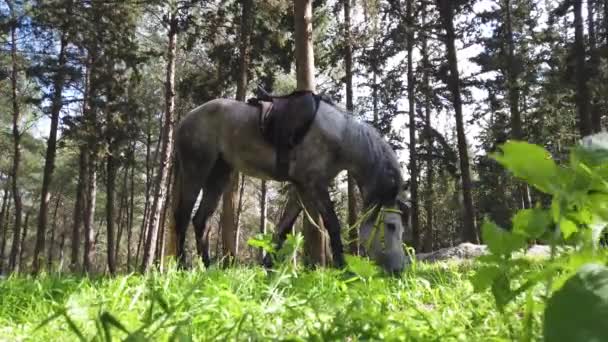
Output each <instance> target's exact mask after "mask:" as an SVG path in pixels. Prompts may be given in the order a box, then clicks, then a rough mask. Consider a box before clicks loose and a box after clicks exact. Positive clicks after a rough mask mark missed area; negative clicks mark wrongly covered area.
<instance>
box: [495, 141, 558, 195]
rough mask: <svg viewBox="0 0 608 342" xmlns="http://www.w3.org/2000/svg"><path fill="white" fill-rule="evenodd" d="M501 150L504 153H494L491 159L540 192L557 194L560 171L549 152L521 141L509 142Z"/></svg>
mask: <svg viewBox="0 0 608 342" xmlns="http://www.w3.org/2000/svg"><path fill="white" fill-rule="evenodd" d="M500 149H501V150H502V153H494V154H492V155H491V157H492V158H494V159H495V160H496V161H498V162H499V163H500V164H502V165H503V166H504V167H505V168H507V169H508V170H509V171H511V172H512V173H513V174H514V175H515V176H516V177H519V178H521V179H523V180H525V181H526V182H528V183H530V185H532V186H534V187H536V188H537V189H539V190H540V191H542V192H545V193H555V188H556V186H557V185H558V181H559V169H558V167H557V165H556V164H555V162H554V161H553V159H551V154H550V153H549V151H547V150H545V149H544V148H542V147H540V146H538V145H534V144H530V143H527V142H521V141H508V142H507V143H505V144H503V145H501V146H500Z"/></svg>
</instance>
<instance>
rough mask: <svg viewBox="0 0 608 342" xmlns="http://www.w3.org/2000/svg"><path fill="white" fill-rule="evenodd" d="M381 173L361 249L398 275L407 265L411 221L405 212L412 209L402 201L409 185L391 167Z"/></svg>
mask: <svg viewBox="0 0 608 342" xmlns="http://www.w3.org/2000/svg"><path fill="white" fill-rule="evenodd" d="M381 171H382V175H380V176H379V177H378V178H377V182H376V188H375V190H374V192H373V195H372V197H371V198H369V200H368V201H366V202H367V203H368V208H367V210H366V212H365V213H364V215H366V216H367V217H366V218H365V219H364V220H363V223H362V225H361V228H360V231H359V236H360V240H359V241H360V245H361V246H360V247H361V248H360V249H361V250H362V252H363V254H365V255H367V256H368V257H370V258H372V259H374V260H375V261H376V263H378V264H379V265H381V266H382V267H383V268H384V269H385V270H386V271H388V272H389V273H393V274H398V273H401V271H403V269H404V268H405V266H406V263H407V258H406V255H405V251H404V249H403V236H404V232H405V227H406V225H407V221H408V219H405V220H404V217H407V216H408V215H409V213H408V212H407V211H406V212H404V209H405V210H408V209H409V206H408V205H407V204H406V203H407V200H405V201H404V199H403V198H402V197H403V196H402V194H403V190H404V186H405V187H406V186H407V185H406V184H407V183H406V184H404V183H403V179H402V177H401V173H400V172H399V170H398V169H396V168H394V167H392V165H391V166H387V167H385V168H384V170H381ZM407 226H409V225H407Z"/></svg>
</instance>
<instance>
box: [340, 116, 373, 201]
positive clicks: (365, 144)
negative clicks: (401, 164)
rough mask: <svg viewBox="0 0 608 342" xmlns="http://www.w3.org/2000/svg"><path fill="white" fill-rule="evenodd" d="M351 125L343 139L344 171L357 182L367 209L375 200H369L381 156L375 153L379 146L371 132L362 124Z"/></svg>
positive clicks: (353, 122) (353, 123)
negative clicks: (345, 165)
mask: <svg viewBox="0 0 608 342" xmlns="http://www.w3.org/2000/svg"><path fill="white" fill-rule="evenodd" d="M350 122H351V123H352V124H351V125H347V126H348V127H347V129H346V130H345V131H346V133H345V137H344V140H343V141H344V147H345V148H343V149H342V151H343V153H344V159H345V160H347V167H346V169H347V170H348V171H349V172H350V173H351V174H352V176H353V178H354V179H355V181H356V182H357V185H358V186H359V189H360V190H361V192H362V196H363V205H364V206H365V207H369V206H371V205H373V204H374V202H375V199H374V198H371V196H370V195H371V193H372V190H373V189H374V187H375V186H376V183H377V181H376V179H377V177H379V173H378V165H380V163H382V162H383V161H382V157H383V156H382V154H381V153H377V152H378V148H379V146H370V144H377V142H374V141H373V138H374V137H373V136H372V135H371V132H368V131H366V130H367V128H366V127H364V126H363V125H362V124H360V123H358V122H356V121H354V120H352V121H350Z"/></svg>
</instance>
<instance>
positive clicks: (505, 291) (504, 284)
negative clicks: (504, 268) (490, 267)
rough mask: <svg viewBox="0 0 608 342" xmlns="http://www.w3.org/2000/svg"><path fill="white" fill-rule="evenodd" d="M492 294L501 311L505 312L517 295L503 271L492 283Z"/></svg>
mask: <svg viewBox="0 0 608 342" xmlns="http://www.w3.org/2000/svg"><path fill="white" fill-rule="evenodd" d="M492 295H494V300H495V301H496V306H497V307H498V310H500V311H501V312H503V310H504V308H505V306H506V305H507V304H509V302H510V301H511V300H513V298H514V297H515V296H514V295H513V291H512V290H511V286H510V282H509V278H508V277H507V275H506V274H505V273H501V274H500V275H499V276H498V277H496V279H494V282H493V283H492Z"/></svg>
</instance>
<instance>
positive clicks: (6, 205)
mask: <svg viewBox="0 0 608 342" xmlns="http://www.w3.org/2000/svg"><path fill="white" fill-rule="evenodd" d="M8 181H9V182H10V179H9V180H8ZM9 193H10V190H9V186H8V185H7V186H6V188H5V189H4V198H3V201H2V203H3V205H2V213H1V215H0V229H2V241H0V274H2V272H3V271H4V256H5V252H6V240H7V235H8V234H7V233H8V226H9V224H8V223H9V218H10V211H11V197H10V196H9Z"/></svg>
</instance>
